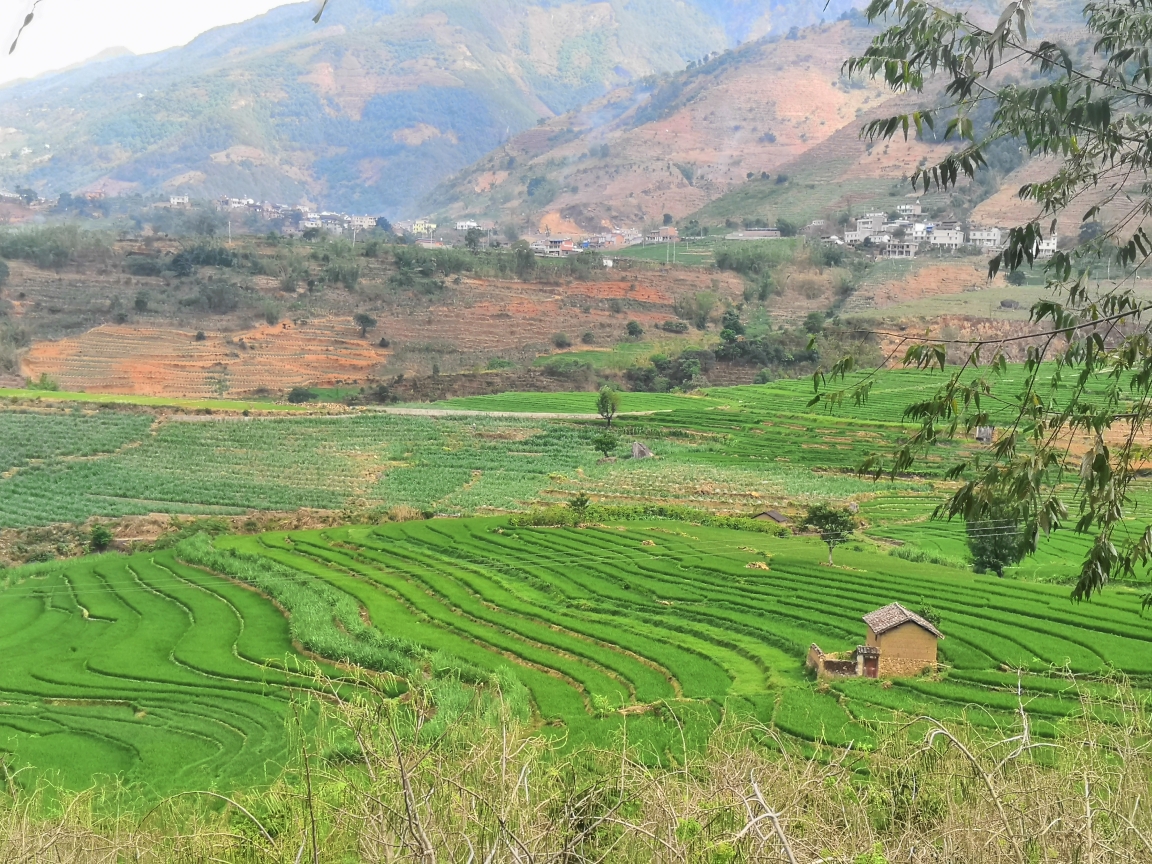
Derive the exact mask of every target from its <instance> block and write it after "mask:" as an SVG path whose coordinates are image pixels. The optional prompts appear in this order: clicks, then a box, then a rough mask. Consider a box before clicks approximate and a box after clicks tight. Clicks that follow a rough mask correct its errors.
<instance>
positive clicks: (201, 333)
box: [193, 330, 208, 342]
mask: <svg viewBox="0 0 1152 864" xmlns="http://www.w3.org/2000/svg"><path fill="white" fill-rule="evenodd" d="M193 338H194V339H195V340H196V341H197V342H203V341H204V340H205V339H207V338H208V337H207V336H205V335H204V331H203V330H197V331H196V335H195V336H194V337H193Z"/></svg>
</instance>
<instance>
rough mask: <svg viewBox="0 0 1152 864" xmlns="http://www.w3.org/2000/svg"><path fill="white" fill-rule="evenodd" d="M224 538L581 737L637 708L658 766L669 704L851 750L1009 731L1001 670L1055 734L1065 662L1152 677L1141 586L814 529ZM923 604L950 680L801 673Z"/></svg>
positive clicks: (343, 532)
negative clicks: (498, 685)
mask: <svg viewBox="0 0 1152 864" xmlns="http://www.w3.org/2000/svg"><path fill="white" fill-rule="evenodd" d="M217 543H218V546H219V547H221V548H223V549H228V550H234V551H236V552H239V553H243V554H245V555H251V556H258V557H259V558H264V559H267V560H270V561H273V562H276V563H277V564H279V565H283V566H284V567H287V568H290V569H293V570H298V571H300V572H304V573H307V574H310V575H311V576H312V577H314V578H316V579H318V580H323V581H324V582H325V583H327V584H328V585H329V586H331V587H333V588H335V589H337V590H339V591H341V592H345V593H346V594H347V595H348V596H350V597H352V598H354V600H355V602H356V603H357V604H358V605H359V606H360V607H361V608H362V609H363V610H364V612H365V613H366V615H367V618H368V619H369V620H370V621H371V622H372V625H373V626H374V627H376V628H377V629H378V630H379V631H380V632H381V633H382V634H386V635H388V636H389V637H392V638H399V639H403V640H406V641H409V642H411V643H414V644H416V645H419V646H422V647H423V648H425V649H427V650H428V651H430V652H438V653H439V655H440V656H441V657H445V658H446V657H454V658H457V660H458V661H459V662H461V663H463V664H465V665H467V667H469V668H472V669H478V670H481V672H482V673H494V672H497V671H498V670H502V669H511V670H513V671H514V672H515V674H516V676H517V677H519V678H520V680H521V681H522V682H523V683H524V685H525V686H526V687H527V688H528V690H529V691H530V693H531V696H532V700H533V703H534V705H535V708H536V710H537V712H538V715H539V718H540V720H541V721H543V722H544V723H546V724H548V725H546V726H545V727H544V728H545V729H546V730H549V731H550V732H553V733H557V734H559V731H562V732H564V733H565V734H566V735H567V736H568V737H569V740H570V741H577V740H582V739H588V740H593V741H598V742H604V741H609V740H612V736H614V735H618V734H620V727H621V726H622V725H623V724H624V723H625V720H624V719H623V717H622V716H621V715H620V714H619V713H615V712H610V711H608V710H607V709H619V708H630V709H632V710H633V711H635V712H638V713H633V714H631V716H630V717H629V719H628V720H627V723H628V726H629V733H628V734H629V737H630V740H634V741H636V740H643V739H645V738H647V739H649V740H650V744H651V755H652V758H654V759H657V758H661V757H662V755H664V754H665V753H666V752H670V751H669V748H670V747H671V746H672V743H671V742H673V741H674V739H675V738H676V736H677V735H678V733H676V734H673V729H674V728H675V727H674V724H672V721H671V720H670V719H669V715H668V714H667V713H666V712H665V710H664V709H665V708H666V707H667V706H682V707H684V708H685V709H688V708H694V709H695V710H694V711H693V712H692V713H691V715H690V716H693V717H695V719H696V721H697V723H699V722H701V721H707V722H706V723H705V725H709V724H710V722H711V720H709V719H708V718H713V717H715V712H716V711H717V710H718V709H719V708H720V707H721V706H728V707H729V708H732V709H735V710H739V711H745V712H749V713H752V714H755V715H756V716H757V717H758V718H759V719H760V720H762V721H764V722H774V723H776V725H777V726H778V727H779V728H780V729H781V730H783V731H785V732H787V733H789V734H791V735H794V736H796V737H798V738H801V739H805V740H825V741H827V742H829V743H834V744H846V743H848V742H849V741H851V740H856V741H866V740H868V739H869V737H870V733H869V731H868V728H867V726H866V725H865V724H864V723H862V722H861V721H863V720H867V719H869V718H874V717H876V716H890V714H891V712H892V711H903V712H907V713H912V714H915V713H932V714H936V715H939V716H940V717H946V718H955V717H958V716H960V715H974V716H973V718H972V719H973V722H976V723H980V724H993V723H998V722H999V723H1004V724H1005V725H1010V724H1011V722H1012V718H1013V716H1014V713H1013V712H1014V711H1015V710H1016V705H1017V703H1016V697H1015V695H1014V688H1015V686H1016V682H1017V677H1016V674H1015V673H1011V674H1009V673H1005V672H1003V671H1002V670H1003V669H1004V668H1011V669H1025V670H1028V671H1027V673H1026V674H1025V678H1024V681H1025V687H1026V700H1027V701H1028V704H1029V706H1030V710H1031V711H1032V712H1033V713H1034V714H1035V715H1036V718H1037V728H1038V729H1039V730H1040V732H1041V734H1046V735H1052V734H1056V733H1057V731H1058V726H1059V723H1060V721H1061V719H1062V718H1064V717H1067V716H1068V715H1070V714H1072V713H1074V711H1075V710H1076V707H1077V704H1078V703H1077V701H1076V699H1075V698H1068V697H1062V696H1061V691H1062V690H1063V689H1064V688H1065V687H1066V685H1065V684H1064V683H1063V682H1062V681H1061V680H1060V679H1058V678H1051V677H1048V674H1049V672H1050V671H1051V669H1052V668H1054V667H1066V668H1068V669H1069V670H1070V671H1072V672H1073V673H1076V674H1078V675H1099V674H1104V673H1106V672H1108V671H1109V670H1118V671H1120V672H1122V673H1124V674H1127V675H1130V676H1132V677H1133V678H1134V679H1136V680H1150V679H1152V651H1149V648H1150V647H1152V622H1149V621H1148V619H1146V618H1144V617H1141V615H1140V599H1139V595H1138V594H1137V593H1136V592H1135V591H1131V590H1127V589H1123V588H1117V589H1114V590H1111V591H1109V592H1108V593H1107V594H1105V595H1104V596H1103V597H1101V598H1100V600H1099V601H1096V602H1093V603H1092V604H1090V605H1084V606H1079V607H1073V606H1072V605H1071V604H1070V603H1069V600H1068V594H1067V589H1066V588H1062V587H1053V586H1045V585H1035V584H1028V583H1022V582H1015V581H1005V580H999V579H996V578H994V577H982V576H974V575H971V574H968V573H964V572H962V571H957V570H955V569H950V568H943V567H937V566H933V565H925V564H912V563H909V562H907V561H903V560H901V559H898V558H894V557H892V556H888V555H884V554H880V553H878V552H876V551H871V550H868V549H865V548H864V547H860V549H861V551H854V549H853V548H851V547H847V548H842V549H841V550H839V551H838V553H837V554H838V565H839V566H838V567H836V568H829V567H827V566H824V565H822V564H821V563H820V562H821V561H822V560H823V557H824V548H823V546H822V545H821V544H819V542H818V541H815V540H813V539H811V538H786V539H781V538H774V537H769V536H766V535H760V534H749V533H744V532H738V531H732V530H727V529H719V528H706V527H701V526H696V525H688V524H685V523H678V522H668V521H656V522H644V523H628V524H624V525H615V526H603V527H599V528H587V529H549V528H523V527H513V526H512V525H510V524H509V523H508V522H507V521H506V520H504V519H465V520H434V521H432V522H422V523H405V524H400V525H388V526H381V527H365V528H342V529H332V530H327V531H310V532H289V533H273V534H266V535H261V536H258V537H226V538H221V539H220V540H219V541H217ZM754 561H770V567H771V569H770V570H768V571H764V570H760V569H750V568H749V567H748V566H747V565H748V564H749V563H751V562H754ZM926 599H927V601H928V602H931V604H932V605H933V606H934V607H935V608H936V609H937V610H938V611H940V612H941V613H942V614H943V624H942V627H943V629H944V631H945V633H946V635H947V639H946V640H945V641H944V642H942V643H941V657H942V661H943V662H944V663H946V664H948V666H949V667H951V671H950V672H949V674H948V675H947V676H946V677H945V678H944V679H943V680H941V681H931V680H927V679H916V680H911V681H902V682H897V683H896V685H895V686H894V687H892V688H891V689H885V688H883V687H882V686H881V685H880V684H879V683H878V682H861V681H845V682H842V683H840V684H837V685H834V688H833V692H831V693H827V694H821V693H818V692H816V691H815V690H814V689H813V686H812V685H811V683H809V682H808V680H807V679H806V678H805V676H804V672H803V668H802V667H803V660H804V657H805V654H806V652H807V649H808V646H809V644H811V643H812V642H817V643H818V644H820V646H821V647H822V648H824V649H825V650H826V651H834V650H847V649H850V648H852V647H853V646H855V645H856V644H859V642H861V641H862V639H863V636H864V627H863V624H862V623H861V621H860V616H862V615H863V614H864V613H866V612H868V611H871V610H872V609H874V608H877V607H879V606H882V605H885V604H887V603H890V602H894V601H895V602H902V603H904V604H906V605H908V606H910V607H912V608H916V607H917V606H918V605H919V604H921V603H922V602H924V601H925V600H926ZM441 662H446V661H444V660H442V661H441ZM662 706H663V707H662ZM653 709H658V710H653Z"/></svg>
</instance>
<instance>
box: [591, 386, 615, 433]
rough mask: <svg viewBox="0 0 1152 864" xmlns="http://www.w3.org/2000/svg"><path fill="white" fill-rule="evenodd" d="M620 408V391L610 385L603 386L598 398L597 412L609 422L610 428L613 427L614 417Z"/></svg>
mask: <svg viewBox="0 0 1152 864" xmlns="http://www.w3.org/2000/svg"><path fill="white" fill-rule="evenodd" d="M619 410H620V393H619V392H617V391H616V390H613V389H612V388H611V387H608V386H604V387H601V388H600V395H599V396H598V397H597V398H596V413H597V414H599V415H600V416H601V417H603V418H604V419H605V420H606V421H607V422H608V428H609V429H611V428H612V418H613V417H615V416H616V412H617V411H619Z"/></svg>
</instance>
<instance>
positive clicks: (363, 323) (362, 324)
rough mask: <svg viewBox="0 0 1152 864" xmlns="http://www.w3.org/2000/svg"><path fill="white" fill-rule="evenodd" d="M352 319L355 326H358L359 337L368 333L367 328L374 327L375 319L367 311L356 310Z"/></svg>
mask: <svg viewBox="0 0 1152 864" xmlns="http://www.w3.org/2000/svg"><path fill="white" fill-rule="evenodd" d="M352 320H353V321H355V322H356V326H357V327H359V328H360V338H361V339H363V338H364V337H365V336H367V335H368V331H369V330H374V329H376V319H375V318H373V317H372V316H371V315H369V314H368V313H367V312H357V313H356V315H355V317H353V318H352Z"/></svg>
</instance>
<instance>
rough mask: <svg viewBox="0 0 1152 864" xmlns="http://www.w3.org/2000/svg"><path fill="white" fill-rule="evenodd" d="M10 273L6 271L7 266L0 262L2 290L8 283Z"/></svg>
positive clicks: (0, 284)
mask: <svg viewBox="0 0 1152 864" xmlns="http://www.w3.org/2000/svg"><path fill="white" fill-rule="evenodd" d="M10 273H11V271H10V270H9V269H8V264H7V262H5V261H0V288H3V287H4V286H5V285H6V284H7V283H8V276H9V275H10Z"/></svg>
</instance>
